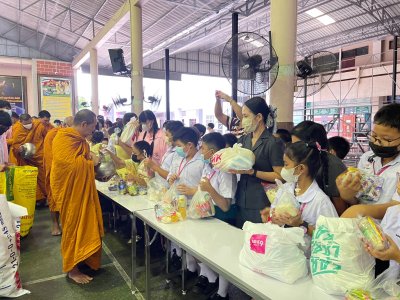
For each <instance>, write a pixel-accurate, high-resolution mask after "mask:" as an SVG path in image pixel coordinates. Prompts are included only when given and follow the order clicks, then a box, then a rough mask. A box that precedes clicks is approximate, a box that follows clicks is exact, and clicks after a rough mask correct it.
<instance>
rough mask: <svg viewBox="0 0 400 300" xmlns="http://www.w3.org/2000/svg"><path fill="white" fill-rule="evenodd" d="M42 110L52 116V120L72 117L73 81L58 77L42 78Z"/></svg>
mask: <svg viewBox="0 0 400 300" xmlns="http://www.w3.org/2000/svg"><path fill="white" fill-rule="evenodd" d="M39 87H40V103H41V109H42V110H47V111H49V112H50V114H51V120H52V121H54V120H56V119H59V120H64V118H65V117H68V116H72V111H73V106H72V99H73V97H72V79H71V78H56V77H40V78H39Z"/></svg>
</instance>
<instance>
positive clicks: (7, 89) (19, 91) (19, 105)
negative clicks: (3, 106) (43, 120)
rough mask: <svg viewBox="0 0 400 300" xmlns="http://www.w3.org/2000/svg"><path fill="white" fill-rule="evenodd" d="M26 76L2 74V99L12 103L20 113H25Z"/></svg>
mask: <svg viewBox="0 0 400 300" xmlns="http://www.w3.org/2000/svg"><path fill="white" fill-rule="evenodd" d="M26 98H27V97H26V77H18V76H0V100H5V101H8V102H10V103H11V107H12V110H13V111H15V112H16V113H17V114H18V115H20V114H23V113H25V109H26V107H25V103H26Z"/></svg>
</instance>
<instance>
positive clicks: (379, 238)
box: [357, 216, 388, 251]
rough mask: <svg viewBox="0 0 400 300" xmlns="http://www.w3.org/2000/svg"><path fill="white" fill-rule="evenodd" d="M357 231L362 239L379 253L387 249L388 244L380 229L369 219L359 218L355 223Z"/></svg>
mask: <svg viewBox="0 0 400 300" xmlns="http://www.w3.org/2000/svg"><path fill="white" fill-rule="evenodd" d="M357 226H358V229H359V230H360V232H361V234H362V236H363V238H364V239H365V240H366V241H367V242H368V244H370V245H371V246H372V247H373V248H374V249H376V250H378V251H381V250H384V249H387V248H388V243H387V241H386V240H385V238H384V236H383V233H382V229H381V228H380V226H379V225H378V224H377V223H376V222H375V221H374V219H372V218H371V217H368V216H366V217H360V218H358V221H357Z"/></svg>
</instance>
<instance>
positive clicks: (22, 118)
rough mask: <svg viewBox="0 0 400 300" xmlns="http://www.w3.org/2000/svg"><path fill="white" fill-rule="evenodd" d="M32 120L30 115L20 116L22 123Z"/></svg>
mask: <svg viewBox="0 0 400 300" xmlns="http://www.w3.org/2000/svg"><path fill="white" fill-rule="evenodd" d="M30 119H32V117H31V115H30V114H22V115H20V116H19V120H20V121H21V122H26V121H29V120H30Z"/></svg>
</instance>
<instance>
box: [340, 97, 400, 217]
mask: <svg viewBox="0 0 400 300" xmlns="http://www.w3.org/2000/svg"><path fill="white" fill-rule="evenodd" d="M369 145H370V147H371V151H368V152H366V153H364V154H363V155H362V156H361V158H360V162H359V164H358V168H359V169H362V170H364V171H366V172H368V173H371V174H374V175H378V176H379V177H382V178H383V179H384V182H383V187H382V193H381V195H380V197H379V199H376V201H372V202H370V203H363V204H364V205H354V206H352V207H350V208H349V209H348V210H346V211H345V212H344V213H343V215H342V216H345V217H349V218H351V217H356V216H357V215H360V214H361V215H370V216H372V217H374V218H377V219H382V218H383V216H384V214H385V212H386V209H387V208H388V207H390V206H393V205H397V204H398V201H400V196H399V195H398V194H397V193H396V173H398V172H400V104H399V103H393V104H389V105H386V106H383V107H381V108H380V109H379V110H378V112H377V113H376V114H375V116H374V126H373V129H372V131H371V134H370V135H369ZM336 184H337V187H338V189H339V191H340V195H341V197H342V198H343V199H344V200H345V201H347V202H348V203H350V204H357V203H358V202H359V201H358V199H357V198H356V195H357V193H358V191H359V190H360V189H361V184H360V176H359V175H356V176H346V177H345V176H340V177H338V178H337V180H336ZM393 200H394V201H393ZM365 204H367V205H369V204H374V205H375V206H376V207H370V208H368V207H367V206H366V205H365ZM371 213H372V215H371Z"/></svg>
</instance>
